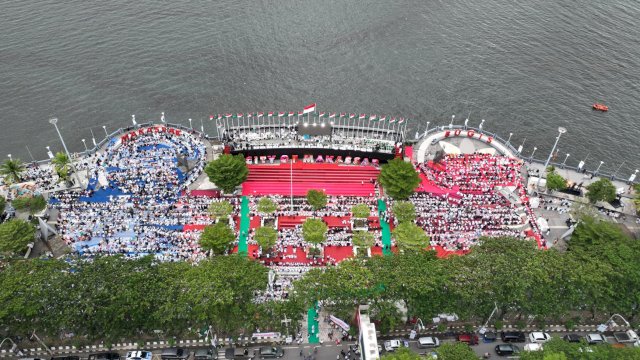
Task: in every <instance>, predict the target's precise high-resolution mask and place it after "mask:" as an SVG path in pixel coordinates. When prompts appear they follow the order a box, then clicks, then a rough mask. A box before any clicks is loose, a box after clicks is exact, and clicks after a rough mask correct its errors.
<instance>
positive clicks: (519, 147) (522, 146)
mask: <svg viewBox="0 0 640 360" xmlns="http://www.w3.org/2000/svg"><path fill="white" fill-rule="evenodd" d="M525 141H527V138H524V140H522V144H521V145H520V146H518V154H522V149H523V148H524V142H525Z"/></svg>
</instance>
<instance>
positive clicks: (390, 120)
mask: <svg viewBox="0 0 640 360" xmlns="http://www.w3.org/2000/svg"><path fill="white" fill-rule="evenodd" d="M394 122H396V117H395V116H394V117H392V118H391V119H389V124H393V123H394Z"/></svg>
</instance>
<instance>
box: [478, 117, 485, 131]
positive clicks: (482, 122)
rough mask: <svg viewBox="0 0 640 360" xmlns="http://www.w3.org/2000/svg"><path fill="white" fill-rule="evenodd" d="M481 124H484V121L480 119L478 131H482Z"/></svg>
mask: <svg viewBox="0 0 640 360" xmlns="http://www.w3.org/2000/svg"><path fill="white" fill-rule="evenodd" d="M482 124H484V119H482V121H480V125H478V129H480V131H482Z"/></svg>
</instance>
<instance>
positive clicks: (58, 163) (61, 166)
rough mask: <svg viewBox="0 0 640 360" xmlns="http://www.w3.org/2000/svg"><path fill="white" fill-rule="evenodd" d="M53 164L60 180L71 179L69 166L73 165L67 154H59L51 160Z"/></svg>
mask: <svg viewBox="0 0 640 360" xmlns="http://www.w3.org/2000/svg"><path fill="white" fill-rule="evenodd" d="M51 163H52V164H53V166H54V168H55V170H56V173H57V174H58V177H59V178H60V179H62V180H67V179H68V178H69V165H70V164H71V161H70V160H69V157H68V156H67V154H65V153H63V152H58V153H57V154H56V156H55V157H54V158H53V159H51Z"/></svg>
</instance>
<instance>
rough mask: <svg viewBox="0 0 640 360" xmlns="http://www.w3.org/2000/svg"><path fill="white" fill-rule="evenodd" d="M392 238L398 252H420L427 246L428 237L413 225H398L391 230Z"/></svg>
mask: <svg viewBox="0 0 640 360" xmlns="http://www.w3.org/2000/svg"><path fill="white" fill-rule="evenodd" d="M393 237H394V238H395V239H396V242H397V243H398V248H399V249H400V250H409V251H422V250H425V249H426V248H427V247H428V246H429V237H428V236H427V234H426V233H425V232H424V230H422V228H421V227H419V226H418V225H416V224H414V223H408V222H406V223H400V224H399V225H398V226H397V227H396V228H395V229H393Z"/></svg>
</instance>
